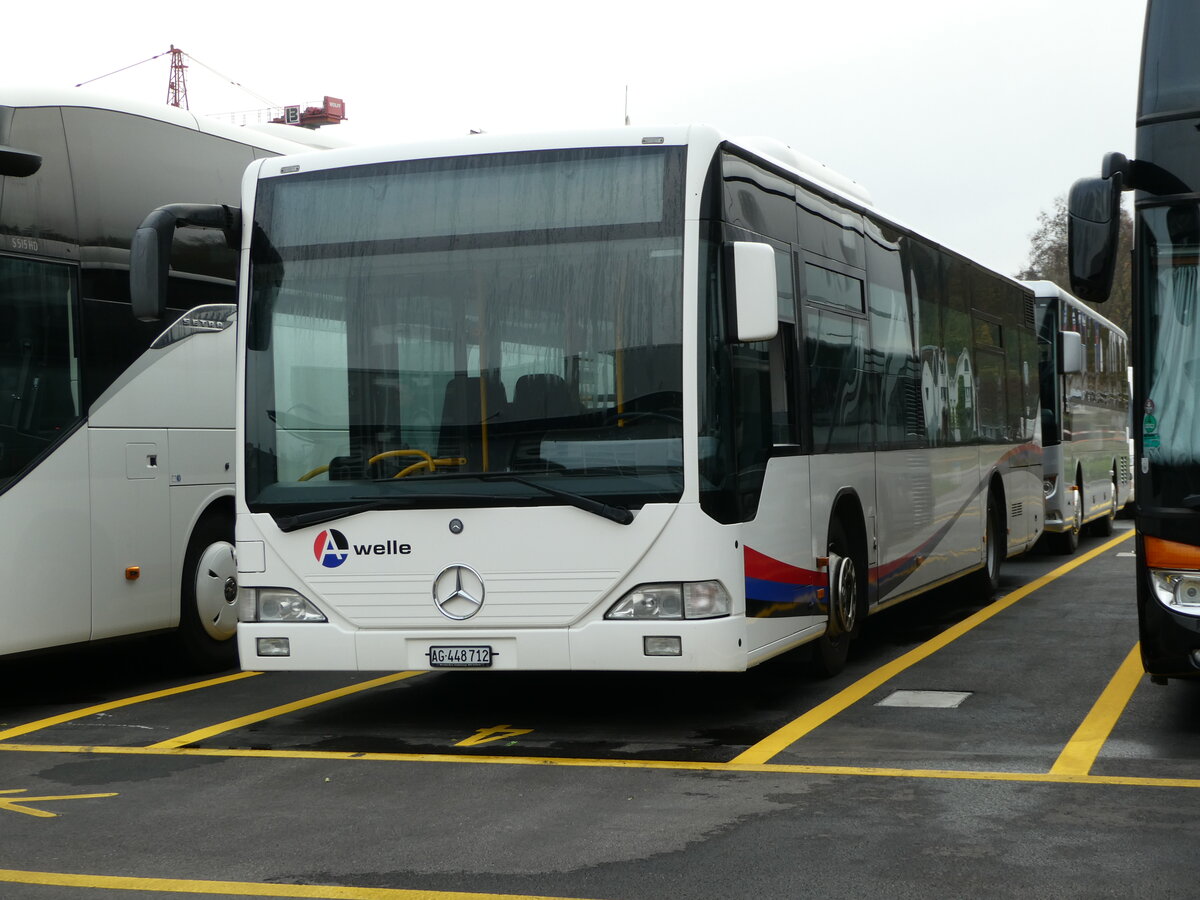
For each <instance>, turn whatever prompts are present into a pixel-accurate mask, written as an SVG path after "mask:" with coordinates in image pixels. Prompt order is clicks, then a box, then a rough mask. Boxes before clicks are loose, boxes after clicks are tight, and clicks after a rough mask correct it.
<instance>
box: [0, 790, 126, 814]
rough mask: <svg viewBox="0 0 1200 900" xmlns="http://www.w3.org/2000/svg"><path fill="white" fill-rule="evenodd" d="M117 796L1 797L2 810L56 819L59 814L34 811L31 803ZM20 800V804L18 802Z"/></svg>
mask: <svg viewBox="0 0 1200 900" xmlns="http://www.w3.org/2000/svg"><path fill="white" fill-rule="evenodd" d="M27 790H29V788H15V789H13V790H7V791H0V794H24V793H25V792H26V791H27ZM116 796H118V795H117V794H54V795H53V796H49V797H10V798H5V797H0V810H3V809H7V810H9V811H10V812H19V813H24V814H25V815H27V816H37V817H38V818H40V819H56V818H58V813H52V812H49V811H48V810H44V809H34V808H33V807H32V806H29V805H28V804H30V803H41V802H43V801H45V800H92V799H94V798H96V797H116ZM18 800H20V802H19V803H18V802H17V801H18Z"/></svg>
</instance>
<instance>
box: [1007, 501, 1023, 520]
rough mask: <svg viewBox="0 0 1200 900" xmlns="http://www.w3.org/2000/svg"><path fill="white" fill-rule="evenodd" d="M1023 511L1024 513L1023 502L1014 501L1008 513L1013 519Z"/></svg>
mask: <svg viewBox="0 0 1200 900" xmlns="http://www.w3.org/2000/svg"><path fill="white" fill-rule="evenodd" d="M1024 513H1025V504H1024V503H1014V504H1013V505H1012V506H1011V507H1010V509H1009V514H1010V515H1011V516H1012V518H1014V519H1015V518H1017V517H1018V516H1021V515H1023V514H1024Z"/></svg>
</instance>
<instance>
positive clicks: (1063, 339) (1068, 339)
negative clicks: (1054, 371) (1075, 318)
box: [1058, 331, 1083, 375]
mask: <svg viewBox="0 0 1200 900" xmlns="http://www.w3.org/2000/svg"><path fill="white" fill-rule="evenodd" d="M1058 371H1059V372H1060V373H1061V374H1063V375H1077V374H1079V373H1080V372H1082V371H1083V335H1081V334H1080V333H1079V332H1078V331H1060V332H1059V333H1058Z"/></svg>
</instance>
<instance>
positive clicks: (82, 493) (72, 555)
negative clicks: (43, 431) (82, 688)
mask: <svg viewBox="0 0 1200 900" xmlns="http://www.w3.org/2000/svg"><path fill="white" fill-rule="evenodd" d="M122 468H123V466H122ZM88 472H89V466H88V433H87V429H86V428H80V429H79V430H77V431H76V432H75V433H74V434H72V435H71V436H70V437H68V438H67V439H66V440H65V441H64V442H63V443H62V444H61V445H59V446H58V447H57V448H55V450H54V452H53V453H51V454H50V455H49V456H48V457H47V458H46V459H44V460H42V461H41V462H40V463H38V465H37V467H36V468H35V469H34V470H33V471H32V472H29V473H28V474H27V475H26V476H25V477H24V478H22V479H21V480H20V481H18V482H17V483H16V484H14V485H12V486H11V487H10V488H9V489H8V490H7V491H5V493H4V495H3V502H0V546H3V547H4V550H5V555H6V557H7V559H8V561H9V562H8V565H7V566H5V571H4V587H3V594H4V604H3V606H4V627H3V628H0V654H4V653H19V652H21V651H23V650H35V649H38V648H40V647H50V646H55V645H57V644H66V643H75V642H78V641H86V640H87V639H88V638H89V637H90V636H91V630H92V616H91V590H90V580H91V553H90V546H91V535H90V528H89V520H90V518H91V516H90V512H91V500H90V496H89V493H88Z"/></svg>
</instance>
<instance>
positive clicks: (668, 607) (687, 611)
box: [604, 581, 733, 621]
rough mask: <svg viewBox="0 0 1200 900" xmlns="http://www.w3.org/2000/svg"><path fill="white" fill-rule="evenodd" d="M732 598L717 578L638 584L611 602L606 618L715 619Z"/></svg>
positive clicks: (721, 613) (722, 612)
mask: <svg viewBox="0 0 1200 900" xmlns="http://www.w3.org/2000/svg"><path fill="white" fill-rule="evenodd" d="M732 605H733V604H732V601H731V600H730V597H729V592H728V591H727V590H725V586H724V585H723V584H721V582H719V581H688V582H683V583H680V582H677V581H669V582H657V583H654V584H639V585H638V586H637V587H635V588H634V589H633V590H631V591H630V592H629V593H627V594H626V595H625V596H624V597H622V598H621V599H620V600H618V601H617V602H616V603H614V604H613V605H612V607H611V608H610V609H609V610H608V612H607V613H605V615H604V618H606V619H636V620H643V621H644V620H663V619H715V618H718V617H720V616H727V615H729V611H730V608H731V607H732Z"/></svg>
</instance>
